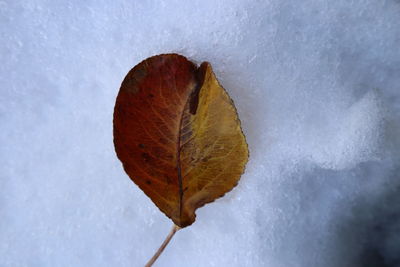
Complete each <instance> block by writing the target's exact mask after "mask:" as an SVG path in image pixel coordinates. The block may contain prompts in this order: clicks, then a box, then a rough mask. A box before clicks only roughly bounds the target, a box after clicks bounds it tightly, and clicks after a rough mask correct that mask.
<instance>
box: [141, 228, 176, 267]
mask: <svg viewBox="0 0 400 267" xmlns="http://www.w3.org/2000/svg"><path fill="white" fill-rule="evenodd" d="M180 229H181V228H180V227H179V226H177V225H175V224H174V226H173V227H172V229H171V232H170V233H169V234H168V236H167V238H165V240H164V242H163V243H162V244H161V246H160V248H159V249H158V250H157V252H156V253H155V254H154V256H153V257H151V259H150V260H149V261H148V262H147V263H146V265H145V267H151V266H152V265H153V264H154V262H155V261H156V260H157V259H158V257H159V256H160V255H161V253H162V252H163V251H164V249H165V247H166V246H167V245H168V243H169V241H171V239H172V237H173V236H174V235H175V233H176V232H177V231H178V230H180Z"/></svg>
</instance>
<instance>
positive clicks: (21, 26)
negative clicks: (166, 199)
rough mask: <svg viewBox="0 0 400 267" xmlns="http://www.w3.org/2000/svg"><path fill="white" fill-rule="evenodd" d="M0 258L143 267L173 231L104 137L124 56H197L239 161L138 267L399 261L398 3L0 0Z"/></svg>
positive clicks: (338, 265)
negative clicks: (212, 79)
mask: <svg viewBox="0 0 400 267" xmlns="http://www.w3.org/2000/svg"><path fill="white" fill-rule="evenodd" d="M0 25H1V26H0V38H1V39H0V59H1V60H0V62H1V64H0V84H1V89H0V90H1V91H0V125H1V131H0V162H1V164H0V218H1V220H0V266H2V267H5V266H38V267H42V266H43V267H47V266H48V267H54V266H85V267H88V266H96V267H101V266H143V265H144V263H145V262H146V261H147V260H148V259H149V258H150V257H151V256H152V254H153V253H154V252H155V250H156V249H157V248H158V246H159V245H160V244H161V242H162V240H163V239H164V238H165V236H166V235H167V233H168V232H169V230H170V228H171V225H172V222H171V221H170V220H169V219H168V218H167V217H166V216H165V215H164V214H162V213H161V212H160V211H159V210H158V208H157V207H155V205H154V204H153V203H152V202H151V201H150V200H149V199H148V198H147V197H146V196H145V195H144V193H143V192H142V191H141V190H140V189H139V188H138V187H136V185H134V184H133V183H132V181H131V180H130V179H129V178H128V176H127V175H126V174H125V173H124V171H123V169H122V166H121V163H120V162H119V161H118V159H117V157H116V155H115V152H114V146H113V142H112V139H113V137H112V115H113V107H114V103H115V97H116V95H117V93H118V90H119V86H120V83H121V81H122V79H123V78H124V77H125V75H126V73H127V72H128V71H129V70H130V69H131V68H132V67H133V66H134V65H136V64H137V63H138V62H140V61H141V60H143V59H145V58H147V57H149V56H152V55H156V54H161V53H169V52H176V53H180V54H182V55H185V56H187V57H188V58H190V59H191V60H193V61H195V62H197V63H201V62H202V61H209V62H210V63H211V64H212V66H213V67H214V70H215V72H216V74H217V76H218V77H219V79H220V82H221V83H222V85H223V86H224V87H225V88H226V90H227V91H228V92H229V94H230V95H231V97H232V99H233V100H234V102H235V104H236V107H237V109H238V112H239V116H240V119H241V121H242V126H243V130H244V133H245V135H246V137H247V141H248V144H249V149H250V161H249V163H248V165H247V168H246V172H245V174H244V175H243V176H242V179H241V181H240V183H239V185H238V186H237V187H236V188H235V189H234V190H233V191H232V192H230V193H228V194H227V195H226V196H225V197H223V198H221V199H219V200H217V201H215V202H214V203H211V204H208V205H206V206H205V207H203V208H201V209H199V210H198V212H197V220H196V222H195V223H194V224H193V225H192V226H190V227H187V228H185V229H183V230H181V231H179V232H178V233H177V234H176V236H175V237H174V239H173V240H172V242H171V243H170V245H169V246H168V247H167V249H166V250H165V251H164V254H163V255H162V256H161V257H160V258H159V260H158V261H157V262H156V264H155V266H160V267H161V266H177V267H179V266H240V267H242V266H267V267H289V266H290V267H297V266H298V267H314V266H315V267H347V266H348V267H380V266H387V267H393V266H397V267H398V266H400V138H399V136H400V2H399V1H398V0H387V1H385V0H382V1H376V0H359V1H357V0H336V1H328V0H323V1H317V0H305V1H295V0H288V1H282V0H267V1H258V0H249V1H241V0H235V1H234V0H229V1H228V0H226V1H212V0H202V1H199V0H191V1H178V0H176V1H174V0H171V1H166V0H163V1H150V0H147V1H128V0H126V1H125V0H115V1H105V0H103V1H75V0H71V1H50V0H30V1H21V0H13V1H11V0H2V1H0Z"/></svg>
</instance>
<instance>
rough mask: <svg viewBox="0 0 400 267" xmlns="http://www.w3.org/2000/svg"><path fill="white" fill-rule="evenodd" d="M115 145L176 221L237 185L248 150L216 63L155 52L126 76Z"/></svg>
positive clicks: (182, 222) (186, 221) (187, 220)
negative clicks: (217, 71) (214, 64)
mask: <svg viewBox="0 0 400 267" xmlns="http://www.w3.org/2000/svg"><path fill="white" fill-rule="evenodd" d="M114 144H115V150H116V153H117V156H118V158H119V159H120V160H121V162H122V164H123V166H124V169H125V171H126V173H127V174H128V175H129V177H130V178H131V179H132V180H133V181H134V182H135V183H136V184H137V185H138V186H139V187H140V189H142V190H143V192H144V193H145V194H146V195H147V196H149V197H150V198H151V200H152V201H153V202H154V203H155V204H156V205H157V207H158V208H159V209H160V210H161V211H162V212H163V213H165V215H167V216H168V217H169V218H171V220H172V221H173V222H174V224H175V225H177V226H179V227H181V228H182V227H186V226H188V225H190V224H192V223H193V222H194V221H195V217H196V215H195V211H196V209H197V208H199V207H201V206H203V205H205V204H206V203H209V202H212V201H214V200H215V199H216V198H219V197H222V196H223V195H224V194H225V193H227V192H228V191H230V190H232V188H233V187H235V186H236V185H237V183H238V181H239V179H240V176H241V175H242V173H243V171H244V168H245V164H246V163H247V160H248V149H247V144H246V141H245V137H244V135H243V133H242V130H241V127H240V121H239V119H238V115H237V112H236V109H235V107H234V104H233V102H232V100H231V99H230V97H229V96H228V94H227V92H226V91H225V90H224V89H223V88H222V87H221V85H220V84H219V83H218V81H217V79H216V77H215V74H214V73H213V71H212V68H211V65H210V64H209V63H208V62H203V63H202V64H201V65H200V67H197V66H196V65H195V64H193V63H192V62H190V61H189V60H187V59H186V58H185V57H183V56H181V55H178V54H163V55H158V56H153V57H150V58H148V59H146V60H144V61H143V62H141V63H139V64H138V65H136V66H135V67H134V68H133V69H132V70H131V71H129V73H128V74H127V76H126V77H125V79H124V81H123V82H122V84H121V88H120V91H119V94H118V96H117V100H116V104H115V110H114Z"/></svg>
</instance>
